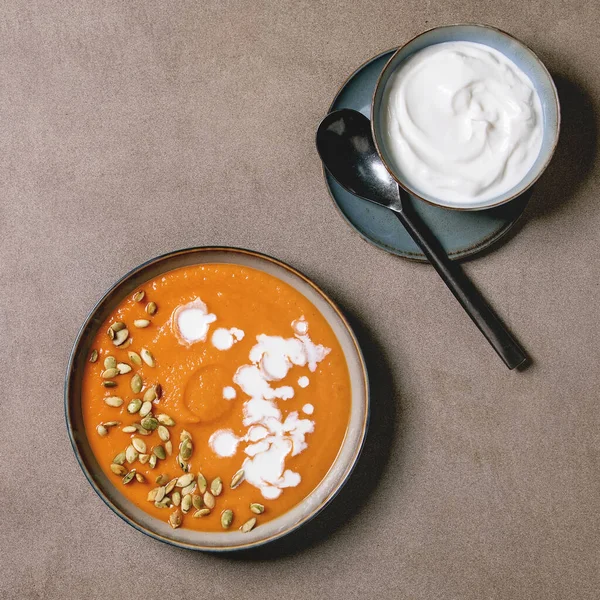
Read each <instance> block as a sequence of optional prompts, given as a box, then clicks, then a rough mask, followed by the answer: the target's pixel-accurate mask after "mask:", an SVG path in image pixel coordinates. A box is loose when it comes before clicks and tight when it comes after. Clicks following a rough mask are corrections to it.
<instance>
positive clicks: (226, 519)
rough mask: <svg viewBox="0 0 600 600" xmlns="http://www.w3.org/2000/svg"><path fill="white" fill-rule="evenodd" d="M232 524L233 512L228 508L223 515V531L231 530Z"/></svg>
mask: <svg viewBox="0 0 600 600" xmlns="http://www.w3.org/2000/svg"><path fill="white" fill-rule="evenodd" d="M232 523H233V511H232V510H231V509H229V508H228V509H227V510H224V511H223V512H222V513H221V527H223V529H229V528H230V527H231V524H232Z"/></svg>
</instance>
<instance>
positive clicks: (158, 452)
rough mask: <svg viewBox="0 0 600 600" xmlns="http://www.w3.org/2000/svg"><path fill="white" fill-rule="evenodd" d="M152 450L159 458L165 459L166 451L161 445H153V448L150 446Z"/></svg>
mask: <svg viewBox="0 0 600 600" xmlns="http://www.w3.org/2000/svg"><path fill="white" fill-rule="evenodd" d="M152 452H154V454H155V455H156V456H157V457H158V458H160V459H161V460H165V458H167V453H166V452H165V449H164V448H163V447H162V446H154V448H152Z"/></svg>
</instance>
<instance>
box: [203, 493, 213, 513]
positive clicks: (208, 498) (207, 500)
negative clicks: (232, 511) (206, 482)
mask: <svg viewBox="0 0 600 600" xmlns="http://www.w3.org/2000/svg"><path fill="white" fill-rule="evenodd" d="M202 500H203V501H204V506H206V508H210V509H211V510H212V509H213V508H214V507H215V504H216V501H215V497H214V496H213V495H212V494H211V493H210V492H204V496H202Z"/></svg>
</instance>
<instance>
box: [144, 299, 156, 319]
mask: <svg viewBox="0 0 600 600" xmlns="http://www.w3.org/2000/svg"><path fill="white" fill-rule="evenodd" d="M157 310H158V307H157V306H156V302H148V304H146V312H147V313H148V314H149V315H150V316H153V315H155V314H156V311H157Z"/></svg>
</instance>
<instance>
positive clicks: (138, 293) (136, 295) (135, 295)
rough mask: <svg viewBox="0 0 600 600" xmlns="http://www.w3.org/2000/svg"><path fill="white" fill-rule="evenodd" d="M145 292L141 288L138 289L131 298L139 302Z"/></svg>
mask: <svg viewBox="0 0 600 600" xmlns="http://www.w3.org/2000/svg"><path fill="white" fill-rule="evenodd" d="M145 295H146V294H145V293H144V291H143V290H138V291H137V292H136V293H135V294H134V295H133V296H132V299H133V301H134V302H141V301H142V300H143V299H144V296H145Z"/></svg>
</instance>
